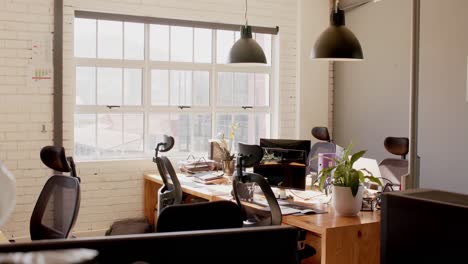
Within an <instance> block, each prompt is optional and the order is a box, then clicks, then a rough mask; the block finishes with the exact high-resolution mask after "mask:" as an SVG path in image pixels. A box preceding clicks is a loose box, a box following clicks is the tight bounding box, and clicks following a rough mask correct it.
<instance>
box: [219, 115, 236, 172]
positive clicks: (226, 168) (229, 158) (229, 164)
mask: <svg viewBox="0 0 468 264" xmlns="http://www.w3.org/2000/svg"><path fill="white" fill-rule="evenodd" d="M236 129H237V124H236V123H233V124H232V125H231V131H230V132H229V137H228V139H226V138H225V137H224V133H221V135H220V138H219V139H218V140H216V141H214V142H215V143H216V144H217V145H218V146H219V149H220V150H221V160H222V163H223V172H224V174H225V175H226V176H232V175H233V173H234V156H235V155H234V154H233V153H232V152H231V150H232V149H233V148H232V144H234V135H235V132H236Z"/></svg>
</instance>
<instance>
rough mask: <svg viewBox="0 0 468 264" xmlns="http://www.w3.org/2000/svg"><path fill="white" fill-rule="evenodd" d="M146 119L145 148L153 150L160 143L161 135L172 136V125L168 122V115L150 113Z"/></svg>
mask: <svg viewBox="0 0 468 264" xmlns="http://www.w3.org/2000/svg"><path fill="white" fill-rule="evenodd" d="M148 119H149V124H148V132H149V135H148V140H147V146H148V149H150V150H154V149H155V148H156V145H157V144H158V143H159V142H161V141H162V139H163V135H171V136H173V133H172V130H173V129H172V127H173V125H174V124H173V123H172V122H171V120H170V114H169V113H151V114H150V115H149V118H148ZM176 144H177V141H176Z"/></svg>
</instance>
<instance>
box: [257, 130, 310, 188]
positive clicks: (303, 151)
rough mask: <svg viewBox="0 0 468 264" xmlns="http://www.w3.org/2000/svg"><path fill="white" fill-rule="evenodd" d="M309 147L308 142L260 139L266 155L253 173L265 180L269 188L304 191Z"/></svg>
mask: <svg viewBox="0 0 468 264" xmlns="http://www.w3.org/2000/svg"><path fill="white" fill-rule="evenodd" d="M310 145H311V143H310V140H294V139H265V138H261V139H260V147H262V148H263V149H264V150H265V154H266V155H264V159H263V161H262V162H261V164H259V165H256V166H254V172H255V173H258V174H260V175H262V176H264V177H265V178H267V180H268V182H269V184H270V185H271V186H277V187H281V188H290V189H297V190H305V188H306V186H305V182H306V168H307V157H308V155H309V152H310Z"/></svg>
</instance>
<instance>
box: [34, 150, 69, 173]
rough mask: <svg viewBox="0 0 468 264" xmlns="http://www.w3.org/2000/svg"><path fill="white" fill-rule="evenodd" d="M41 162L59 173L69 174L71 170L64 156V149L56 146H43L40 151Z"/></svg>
mask: <svg viewBox="0 0 468 264" xmlns="http://www.w3.org/2000/svg"><path fill="white" fill-rule="evenodd" d="M41 160H42V163H44V165H46V166H47V167H49V168H51V169H53V170H55V171H61V172H70V170H71V168H70V165H69V164H68V161H67V157H66V155H65V149H64V148H63V147H58V146H45V147H43V148H42V149H41Z"/></svg>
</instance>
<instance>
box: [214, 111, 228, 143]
mask: <svg viewBox="0 0 468 264" xmlns="http://www.w3.org/2000/svg"><path fill="white" fill-rule="evenodd" d="M231 126H232V115H231V114H217V115H216V122H215V133H216V138H219V137H221V136H222V135H224V137H225V138H228V136H229V133H230V131H231Z"/></svg>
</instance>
